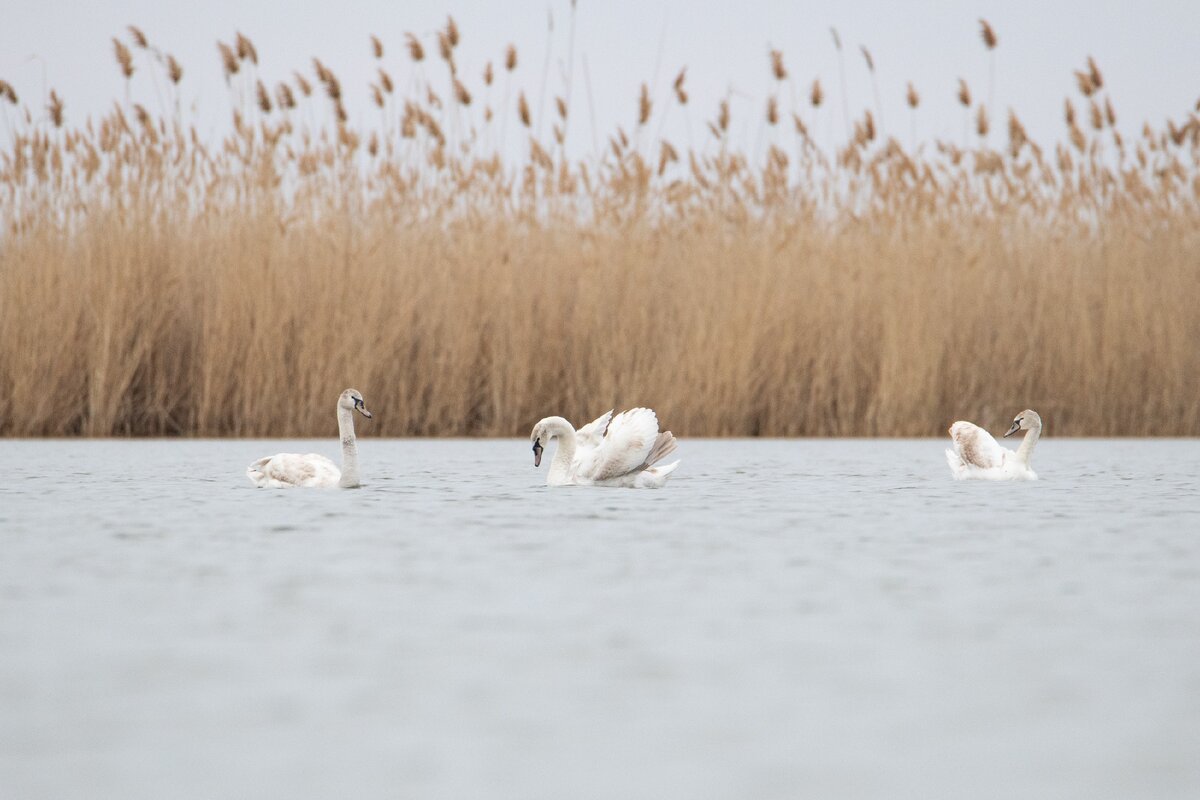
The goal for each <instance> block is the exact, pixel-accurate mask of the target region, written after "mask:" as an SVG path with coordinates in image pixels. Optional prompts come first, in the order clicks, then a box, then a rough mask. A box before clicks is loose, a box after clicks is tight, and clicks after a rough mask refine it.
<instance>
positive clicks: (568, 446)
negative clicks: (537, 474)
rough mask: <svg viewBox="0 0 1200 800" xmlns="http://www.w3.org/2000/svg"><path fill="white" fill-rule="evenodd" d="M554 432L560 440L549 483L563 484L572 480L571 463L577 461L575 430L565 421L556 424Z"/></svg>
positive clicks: (552, 463) (547, 478) (551, 463)
mask: <svg viewBox="0 0 1200 800" xmlns="http://www.w3.org/2000/svg"><path fill="white" fill-rule="evenodd" d="M553 432H554V433H555V434H556V436H555V438H557V439H558V448H557V449H556V450H555V451H554V460H553V461H551V462H550V474H549V475H548V476H547V477H546V482H547V483H562V482H565V481H568V480H570V478H571V462H572V461H574V460H575V429H574V428H572V427H571V423H569V422H567V421H566V420H565V419H564V420H561V421H558V422H556V423H555V424H554V427H553Z"/></svg>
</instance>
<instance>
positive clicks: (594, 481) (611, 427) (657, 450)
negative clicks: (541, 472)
mask: <svg viewBox="0 0 1200 800" xmlns="http://www.w3.org/2000/svg"><path fill="white" fill-rule="evenodd" d="M529 438H530V440H531V441H532V442H533V465H534V466H535V467H537V466H540V465H541V463H542V450H543V449H544V448H545V447H546V446H548V445H549V444H550V442H551V441H553V440H555V439H557V440H558V450H557V452H555V454H554V460H553V461H551V462H550V474H549V475H548V476H547V478H546V484H547V485H548V486H623V487H628V488H635V489H657V488H659V487H661V486H663V485H664V484H665V483H666V482H667V478H668V477H669V476H670V475H671V473H672V472H674V471H675V468H676V467H678V466H679V462H678V461H674V462H672V463H670V464H664V465H662V466H655V464H657V463H658V462H659V461H661V460H662V459H664V458H666V457H667V456H669V455H671V453H673V452H675V449H676V447H677V444H676V442H675V436H674V435H673V434H672V433H671V432H670V431H667V432H665V433H659V432H658V417H657V416H655V414H654V412H653V411H651V410H650V409H648V408H635V409H632V410H630V411H625V412H623V413H621V414H618V415H617V416H616V417H614V416H613V415H612V412H611V411H609V412H608V413H607V414H605V415H604V416H602V417H599V418H598V419H596V420H595V421H593V422H591V423H589V424H587V425H585V426H583V427H582V428H580V429H579V430H578V431H576V430H575V429H574V428H573V427H571V423H569V422H567V421H566V420H565V419H563V418H562V417H546V418H545V419H543V420H541V421H540V422H538V424H537V425H534V426H533V433H532V434H531V435H530V437H529Z"/></svg>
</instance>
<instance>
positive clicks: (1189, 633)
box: [0, 438, 1200, 800]
mask: <svg viewBox="0 0 1200 800" xmlns="http://www.w3.org/2000/svg"><path fill="white" fill-rule="evenodd" d="M944 447H945V444H944V443H943V442H940V441H934V440H928V441H683V442H682V443H681V447H680V452H679V456H680V457H681V458H682V459H683V464H682V466H681V467H680V469H679V471H678V472H677V473H676V474H675V477H674V478H673V479H672V481H671V483H670V484H669V485H668V486H667V488H665V489H663V490H661V491H632V490H620V489H548V488H546V487H545V486H543V485H542V482H543V481H544V480H545V475H546V465H545V464H543V467H542V469H541V470H540V471H535V470H534V468H533V465H532V454H531V453H530V452H529V444H528V442H527V441H524V440H520V441H517V440H513V441H404V440H372V439H370V438H366V439H361V440H360V453H361V460H362V470H363V478H364V481H365V482H366V483H367V484H368V485H367V486H365V487H364V488H362V489H359V490H356V491H339V490H302V491H268V490H259V489H255V488H253V487H252V486H251V485H250V483H249V481H247V480H246V478H245V476H244V474H243V472H244V469H245V465H246V464H248V463H249V462H250V461H251V460H253V459H254V458H257V457H258V456H261V455H265V454H269V453H274V452H278V451H280V450H283V449H289V450H298V451H300V452H305V451H308V450H316V451H318V452H325V453H327V454H329V455H330V456H331V457H335V458H336V453H337V443H336V441H334V440H330V441H320V442H303V443H296V442H288V443H280V442H253V441H220V442H207V441H130V442H127V441H45V442H29V441H0V453H3V463H4V464H5V465H6V467H7V474H6V476H5V480H4V481H3V484H2V485H0V797H3V798H43V797H45V798H51V797H55V798H59V797H87V798H121V800H129V799H130V798H216V797H245V798H260V797H261V798H266V797H271V798H276V797H279V798H328V797H346V798H372V797H390V798H396V797H399V798H468V799H474V798H505V799H507V798H512V799H513V800H518V799H519V800H537V799H540V798H546V800H562V799H564V798H570V799H572V800H573V799H575V798H621V799H622V800H631V799H640V798H688V799H692V798H712V799H713V800H718V799H720V800H724V799H726V798H737V799H738V800H762V799H764V798H780V799H781V800H782V799H783V798H789V799H791V798H800V797H821V798H834V797H836V798H941V797H947V798H957V797H963V798H967V797H969V798H1088V800H1093V799H1094V798H1132V797H1138V798H1142V797H1146V798H1149V797H1153V798H1195V797H1200V442H1197V441H1130V440H1120V441H1074V440H1056V439H1053V438H1048V439H1045V440H1043V442H1042V443H1041V444H1040V445H1039V447H1038V452H1037V453H1036V454H1035V459H1034V462H1035V467H1036V469H1037V470H1038V472H1039V474H1040V475H1041V477H1042V480H1041V481H1039V482H1037V483H1012V484H1006V483H982V482H975V483H955V482H953V481H952V480H951V479H950V475H949V470H948V468H947V466H946V463H945V460H944V458H943V455H942V451H943V449H944Z"/></svg>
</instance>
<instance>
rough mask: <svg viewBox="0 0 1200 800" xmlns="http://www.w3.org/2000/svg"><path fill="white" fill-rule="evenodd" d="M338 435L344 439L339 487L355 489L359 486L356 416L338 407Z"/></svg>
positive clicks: (346, 409) (348, 410)
mask: <svg viewBox="0 0 1200 800" xmlns="http://www.w3.org/2000/svg"><path fill="white" fill-rule="evenodd" d="M337 416H338V434H339V435H340V436H341V439H342V477H341V480H339V481H338V486H340V487H342V488H343V489H353V488H354V487H356V486H358V444H357V442H356V440H355V438H354V414H353V412H352V411H350V409H348V408H342V407H341V406H340V405H339V406H338V415H337Z"/></svg>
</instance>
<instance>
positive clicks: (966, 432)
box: [950, 422, 1005, 469]
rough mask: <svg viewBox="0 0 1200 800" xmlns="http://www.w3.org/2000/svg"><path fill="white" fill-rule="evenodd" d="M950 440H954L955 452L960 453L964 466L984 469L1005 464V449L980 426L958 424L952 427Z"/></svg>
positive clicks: (965, 423) (964, 423) (968, 423)
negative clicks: (968, 465)
mask: <svg viewBox="0 0 1200 800" xmlns="http://www.w3.org/2000/svg"><path fill="white" fill-rule="evenodd" d="M950 438H951V439H953V440H954V452H956V453H958V457H959V458H961V459H962V461H963V463H964V464H970V465H971V466H975V467H980V468H982V469H992V468H993V467H999V466H1001V465H1003V464H1004V453H1005V450H1004V448H1003V447H1001V446H1000V443H999V442H997V441H996V439H995V437H993V436H992V435H991V434H990V433H988V432H987V431H985V430H984V429H983V428H981V427H979V426H978V425H972V424H971V423H970V422H956V423H954V424H953V425H951V426H950Z"/></svg>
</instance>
